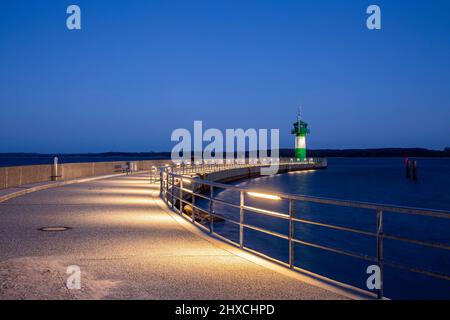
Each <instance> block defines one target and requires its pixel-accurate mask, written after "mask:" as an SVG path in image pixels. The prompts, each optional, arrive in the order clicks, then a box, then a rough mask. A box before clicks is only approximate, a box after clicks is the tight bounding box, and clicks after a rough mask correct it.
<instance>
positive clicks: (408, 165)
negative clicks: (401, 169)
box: [406, 159, 411, 179]
mask: <svg viewBox="0 0 450 320" xmlns="http://www.w3.org/2000/svg"><path fill="white" fill-rule="evenodd" d="M410 167H411V162H410V161H409V159H407V160H406V178H408V179H409V178H411V168H410Z"/></svg>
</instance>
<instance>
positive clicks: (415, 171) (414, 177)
mask: <svg viewBox="0 0 450 320" xmlns="http://www.w3.org/2000/svg"><path fill="white" fill-rule="evenodd" d="M412 176H413V180H414V181H416V180H417V161H416V160H414V161H413V167H412Z"/></svg>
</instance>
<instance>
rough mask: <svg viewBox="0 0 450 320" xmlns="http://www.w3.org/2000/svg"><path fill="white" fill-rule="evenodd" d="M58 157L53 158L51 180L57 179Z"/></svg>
mask: <svg viewBox="0 0 450 320" xmlns="http://www.w3.org/2000/svg"><path fill="white" fill-rule="evenodd" d="M58 177H59V176H58V157H54V158H53V174H52V176H51V180H52V181H57V180H58Z"/></svg>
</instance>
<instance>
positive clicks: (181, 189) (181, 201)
mask: <svg viewBox="0 0 450 320" xmlns="http://www.w3.org/2000/svg"><path fill="white" fill-rule="evenodd" d="M180 214H183V178H180Z"/></svg>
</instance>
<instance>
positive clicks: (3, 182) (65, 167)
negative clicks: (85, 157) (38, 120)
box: [0, 160, 171, 189]
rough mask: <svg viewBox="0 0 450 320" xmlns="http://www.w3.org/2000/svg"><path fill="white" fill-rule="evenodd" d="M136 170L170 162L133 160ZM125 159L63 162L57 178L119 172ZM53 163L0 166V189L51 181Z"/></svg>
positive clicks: (85, 176) (125, 162) (59, 167)
mask: <svg viewBox="0 0 450 320" xmlns="http://www.w3.org/2000/svg"><path fill="white" fill-rule="evenodd" d="M133 162H134V163H135V164H136V169H137V170H138V171H143V170H150V169H151V168H152V167H153V166H162V165H165V164H167V163H171V161H170V160H140V161H133ZM126 164H127V161H116V162H91V163H63V164H59V165H58V173H57V175H58V176H59V177H58V180H72V179H78V178H87V177H94V176H101V175H107V174H114V173H121V172H122V166H123V165H126ZM53 175H54V172H53V165H50V164H49V165H31V166H18V167H1V168H0V189H7V188H13V187H18V186H21V185H27V184H32V183H38V182H46V181H51V180H52V176H53Z"/></svg>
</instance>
